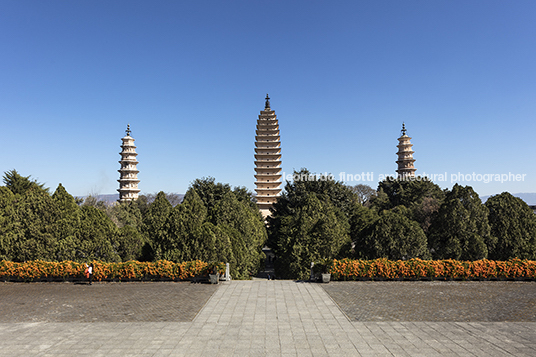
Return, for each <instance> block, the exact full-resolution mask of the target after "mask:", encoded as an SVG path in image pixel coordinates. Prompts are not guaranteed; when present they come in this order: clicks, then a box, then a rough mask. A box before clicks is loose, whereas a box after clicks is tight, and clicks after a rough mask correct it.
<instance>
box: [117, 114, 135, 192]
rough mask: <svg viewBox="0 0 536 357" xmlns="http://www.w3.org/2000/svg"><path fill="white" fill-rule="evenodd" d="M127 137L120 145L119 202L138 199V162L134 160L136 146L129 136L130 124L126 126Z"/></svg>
mask: <svg viewBox="0 0 536 357" xmlns="http://www.w3.org/2000/svg"><path fill="white" fill-rule="evenodd" d="M126 133H127V135H126V136H125V137H124V138H122V139H121V140H122V141H123V144H122V145H121V149H122V150H121V153H120V155H121V161H119V163H120V164H121V169H119V170H118V171H119V174H120V178H119V180H117V181H118V182H119V189H118V190H117V191H119V201H120V202H124V201H132V200H135V199H137V198H138V193H139V192H140V190H139V189H138V183H139V182H140V180H138V173H139V171H138V169H137V168H136V165H138V161H137V160H136V156H138V154H136V146H135V145H134V138H132V137H131V136H130V124H129V125H128V126H127V130H126Z"/></svg>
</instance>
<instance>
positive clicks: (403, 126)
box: [402, 122, 406, 135]
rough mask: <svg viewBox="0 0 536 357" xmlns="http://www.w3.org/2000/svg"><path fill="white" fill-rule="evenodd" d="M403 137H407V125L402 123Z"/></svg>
mask: <svg viewBox="0 0 536 357" xmlns="http://www.w3.org/2000/svg"><path fill="white" fill-rule="evenodd" d="M402 135H406V124H405V123H404V122H402Z"/></svg>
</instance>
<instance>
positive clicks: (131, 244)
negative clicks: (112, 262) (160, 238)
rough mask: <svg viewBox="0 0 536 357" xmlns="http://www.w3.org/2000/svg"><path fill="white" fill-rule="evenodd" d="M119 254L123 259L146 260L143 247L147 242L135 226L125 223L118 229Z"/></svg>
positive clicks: (117, 243) (117, 244)
mask: <svg viewBox="0 0 536 357" xmlns="http://www.w3.org/2000/svg"><path fill="white" fill-rule="evenodd" d="M115 243H116V246H117V254H118V255H119V257H120V258H121V260H122V261H124V262H125V261H129V260H142V261H143V260H146V259H145V257H144V256H143V248H144V246H145V244H146V241H145V238H144V237H143V235H142V234H141V233H140V232H139V231H138V230H137V229H136V228H134V227H133V226H130V225H125V226H123V227H121V228H119V229H118V232H117V239H116V242H115Z"/></svg>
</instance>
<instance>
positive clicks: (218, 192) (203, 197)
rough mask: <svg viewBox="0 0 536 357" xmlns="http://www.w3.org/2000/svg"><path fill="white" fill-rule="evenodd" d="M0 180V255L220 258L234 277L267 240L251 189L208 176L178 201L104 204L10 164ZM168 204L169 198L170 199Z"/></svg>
mask: <svg viewBox="0 0 536 357" xmlns="http://www.w3.org/2000/svg"><path fill="white" fill-rule="evenodd" d="M3 181H4V184H5V186H0V260H2V259H3V260H11V261H18V262H20V261H28V260H37V259H40V260H46V261H62V260H72V261H78V262H87V261H92V260H100V261H105V262H119V261H128V260H140V261H153V260H160V259H166V260H170V261H174V262H183V261H190V260H203V261H206V262H216V261H217V262H228V263H230V265H231V272H232V274H233V276H234V277H235V278H247V277H249V276H250V275H252V274H256V273H257V271H258V269H259V268H260V266H261V262H262V261H263V258H264V254H263V253H262V247H263V246H264V243H265V241H266V239H267V233H266V228H265V226H264V221H263V219H262V216H261V215H260V213H259V211H258V209H257V207H256V205H255V203H254V202H253V201H252V199H251V197H252V195H251V193H250V192H249V191H247V190H246V189H245V188H241V187H237V188H234V189H231V187H230V186H229V185H227V184H221V183H216V182H215V180H214V179H213V178H203V179H198V180H195V181H194V182H193V183H192V185H191V187H190V188H189V189H188V191H187V192H186V194H185V196H184V199H183V201H182V203H181V204H176V205H175V206H173V205H172V204H171V203H170V201H169V200H168V197H169V195H168V197H166V194H165V193H164V192H159V193H158V194H157V195H156V197H154V200H151V197H148V196H143V195H142V196H140V198H139V199H138V200H135V201H131V202H121V203H116V204H114V205H106V204H104V202H101V201H97V200H95V199H94V198H92V197H89V198H87V199H85V200H80V199H78V200H77V199H75V198H74V197H73V196H71V195H70V194H69V193H68V192H67V191H66V190H65V188H64V187H63V186H62V185H61V184H59V185H58V187H57V188H56V190H55V191H54V193H52V194H50V192H49V190H48V189H47V188H45V187H44V186H43V185H42V184H39V183H37V182H36V181H35V180H32V179H31V178H30V176H27V177H24V176H21V175H20V174H18V173H17V172H16V171H15V170H12V171H8V172H6V173H5V175H4V177H3ZM175 203H176V202H175Z"/></svg>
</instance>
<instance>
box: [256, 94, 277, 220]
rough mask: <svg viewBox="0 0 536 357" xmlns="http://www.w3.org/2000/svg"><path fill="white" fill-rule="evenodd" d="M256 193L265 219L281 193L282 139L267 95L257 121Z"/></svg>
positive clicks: (258, 204)
mask: <svg viewBox="0 0 536 357" xmlns="http://www.w3.org/2000/svg"><path fill="white" fill-rule="evenodd" d="M255 173H256V174H255V179H256V181H255V185H256V186H257V187H256V189H255V191H256V192H257V196H256V198H257V206H258V207H259V210H260V211H261V213H262V215H263V216H264V217H266V216H269V215H270V207H271V206H272V205H273V204H274V202H275V201H276V200H277V197H278V196H279V193H280V192H281V189H280V186H281V181H280V180H281V138H280V136H279V124H278V122H277V116H276V115H275V112H274V111H273V110H272V109H270V98H269V97H268V94H266V102H265V106H264V110H263V111H261V114H260V115H259V118H258V119H257V130H256V136H255Z"/></svg>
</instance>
